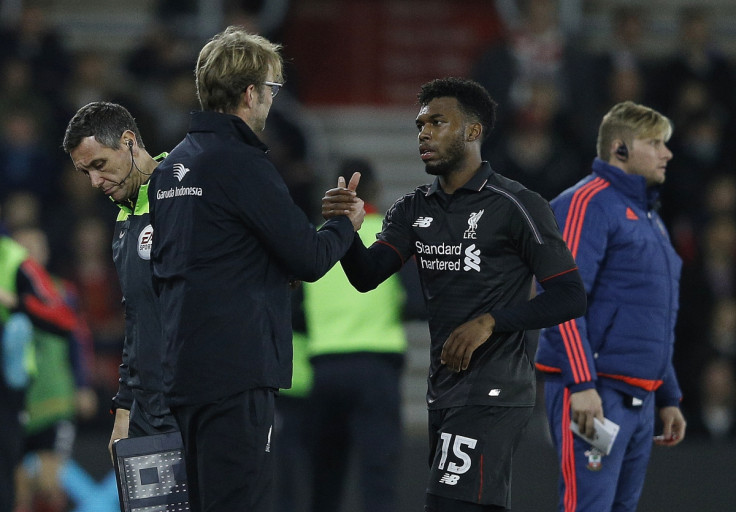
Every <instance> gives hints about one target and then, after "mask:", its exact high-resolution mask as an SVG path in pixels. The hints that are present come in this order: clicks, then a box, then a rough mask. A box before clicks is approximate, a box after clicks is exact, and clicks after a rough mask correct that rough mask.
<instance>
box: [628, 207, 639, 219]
mask: <svg viewBox="0 0 736 512" xmlns="http://www.w3.org/2000/svg"><path fill="white" fill-rule="evenodd" d="M626 218H627V219H629V220H639V216H638V215H637V214H636V213H634V210H632V209H631V208H626Z"/></svg>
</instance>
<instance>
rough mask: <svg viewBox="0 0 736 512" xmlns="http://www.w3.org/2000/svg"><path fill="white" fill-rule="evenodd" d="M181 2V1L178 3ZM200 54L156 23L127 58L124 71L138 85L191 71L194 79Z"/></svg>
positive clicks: (172, 30)
mask: <svg viewBox="0 0 736 512" xmlns="http://www.w3.org/2000/svg"><path fill="white" fill-rule="evenodd" d="M177 3H179V2H177ZM196 58H197V52H196V50H195V49H193V46H192V45H191V44H190V43H189V42H187V40H186V39H184V38H183V37H181V36H180V35H179V33H178V32H177V31H176V30H174V29H173V27H171V26H169V25H167V24H165V23H157V24H154V25H153V26H152V27H151V28H150V29H149V31H148V33H147V34H146V36H145V37H144V38H143V40H142V41H141V42H140V43H139V44H138V45H136V46H134V47H133V49H132V50H131V51H130V52H129V53H128V54H127V55H126V56H125V59H124V62H125V69H126V70H127V72H128V73H129V74H130V76H131V77H132V78H134V79H135V80H136V82H137V83H140V82H142V83H143V84H152V83H154V84H161V83H165V82H166V81H167V80H168V79H169V78H168V77H169V75H170V74H171V73H177V72H179V71H182V70H185V69H186V70H189V73H190V77H189V78H190V80H191V81H192V82H193V79H194V62H195V60H196Z"/></svg>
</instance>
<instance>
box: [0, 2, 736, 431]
mask: <svg viewBox="0 0 736 512" xmlns="http://www.w3.org/2000/svg"><path fill="white" fill-rule="evenodd" d="M0 16H2V20H1V21H2V23H1V24H0V48H1V49H2V51H1V52H0V69H1V72H0V212H1V213H0V215H1V221H2V224H3V225H4V227H5V229H6V230H7V231H8V232H9V233H11V234H13V233H14V232H18V231H20V230H23V229H27V228H35V229H37V230H38V231H39V232H40V233H41V234H42V235H43V238H45V241H44V242H43V243H44V244H45V249H44V250H46V251H47V256H48V263H47V268H48V269H49V271H50V272H51V273H52V274H54V275H57V276H60V277H62V278H64V279H66V280H68V281H69V282H71V283H73V285H74V286H75V287H76V289H77V292H78V296H79V299H80V300H79V308H80V313H81V316H82V317H83V318H84V320H85V321H86V323H87V325H88V326H89V333H90V336H91V339H92V342H93V347H94V354H93V357H94V363H93V364H92V366H91V368H92V383H93V386H94V389H95V391H96V393H97V395H98V397H99V401H98V402H99V411H98V412H97V414H96V415H94V416H93V417H92V418H91V419H88V420H86V421H85V422H84V423H82V424H81V425H80V428H81V429H82V435H84V431H85V429H109V428H110V427H111V425H112V418H111V417H110V416H109V414H108V405H109V400H110V398H111V397H112V396H113V394H114V393H115V391H116V389H117V367H118V364H119V362H120V354H121V346H122V339H123V333H124V319H123V315H122V308H121V304H120V299H121V292H120V289H119V287H118V284H117V277H116V275H115V270H114V268H113V264H112V259H111V254H110V245H111V234H112V225H113V223H114V220H115V216H116V207H115V205H113V204H112V203H111V202H110V201H109V200H108V199H107V198H105V197H104V196H103V195H102V194H101V193H99V191H97V190H94V189H93V188H92V187H91V186H90V184H89V182H88V180H87V179H86V178H85V177H84V176H83V175H82V174H80V173H78V172H77V171H75V170H74V168H73V166H72V165H71V162H70V160H69V158H68V156H66V155H65V154H64V153H63V151H62V150H61V149H60V146H61V141H62V138H63V134H64V129H65V126H66V123H67V122H68V120H69V119H70V117H71V116H72V115H73V114H74V112H75V111H76V110H77V109H78V108H79V107H81V106H83V105H85V104H86V103H88V102H90V101H97V100H107V101H114V102H118V103H121V104H123V105H124V106H126V107H127V108H128V109H129V110H130V111H131V112H132V113H133V115H134V116H135V117H136V119H137V121H138V123H139V126H140V128H141V133H142V135H143V140H144V142H145V145H146V147H147V148H148V150H149V152H150V153H151V154H152V155H156V154H158V153H160V152H163V151H168V150H170V149H171V148H173V147H174V146H175V145H176V144H177V143H178V141H179V140H180V139H181V138H182V137H183V136H184V135H185V133H186V129H187V125H188V112H189V111H191V110H193V109H197V108H198V103H197V99H196V95H195V90H194V79H193V68H194V63H195V60H196V55H197V52H198V51H199V49H200V48H201V46H202V44H203V43H204V42H205V41H206V40H207V39H208V38H209V37H211V36H212V35H214V34H215V33H216V32H218V31H220V30H221V29H222V28H224V27H225V26H227V25H229V24H241V25H245V26H247V27H250V28H251V29H252V30H253V31H255V32H259V33H262V34H263V35H265V36H267V37H269V38H270V39H271V40H273V41H276V42H281V43H283V44H284V50H283V53H284V55H285V57H286V60H287V65H286V73H287V76H286V86H285V87H284V89H283V92H282V93H281V95H279V97H278V98H277V100H276V101H275V102H274V107H273V110H272V113H271V115H270V117H269V120H268V123H267V130H266V133H265V134H264V139H265V141H266V143H267V144H268V145H269V146H270V148H271V153H270V155H271V157H272V158H273V161H274V164H275V165H276V167H277V168H278V170H279V171H280V172H281V173H282V175H283V177H284V179H285V181H286V183H287V185H288V186H289V187H290V190H291V191H292V194H293V197H294V199H295V201H296V202H297V203H298V204H299V205H301V206H302V207H303V208H304V210H305V211H306V212H307V214H308V215H309V216H310V217H311V218H312V219H313V220H314V222H315V223H319V218H318V213H319V205H320V198H321V197H322V194H323V191H324V190H325V188H327V187H328V186H329V185H331V184H330V183H327V182H326V179H325V177H326V176H330V177H331V176H333V175H334V170H335V169H336V168H337V166H338V164H339V158H338V157H340V156H343V155H345V156H346V155H351V154H354V155H360V156H363V157H367V158H369V159H371V160H372V161H373V162H374V163H375V164H376V166H377V167H378V169H377V170H378V174H379V175H380V176H381V177H382V178H383V180H384V193H383V200H384V202H385V203H386V204H390V203H391V202H393V200H394V199H395V197H397V196H398V195H399V194H400V193H403V192H404V191H406V190H408V189H410V188H412V187H413V186H415V185H418V184H421V183H424V182H426V181H427V178H426V177H425V176H424V174H423V169H422V166H421V162H420V160H419V158H418V155H417V153H416V147H415V142H414V141H415V139H414V136H415V133H414V127H413V125H414V115H415V113H416V112H415V106H416V105H415V101H416V92H417V90H418V88H419V86H420V85H421V83H423V82H424V81H426V80H429V79H431V78H435V77H438V76H442V75H463V76H469V77H472V78H474V79H476V80H478V81H479V82H480V83H481V84H483V85H484V86H486V87H487V88H488V90H489V91H490V92H491V94H492V95H493V96H494V97H495V99H496V100H497V101H498V103H499V116H498V123H497V126H496V128H495V131H494V133H493V134H492V136H491V137H490V139H489V140H488V142H487V144H486V146H485V147H484V153H485V154H484V157H485V158H486V159H488V160H489V161H490V162H491V165H492V166H493V167H494V169H495V170H497V171H498V172H500V173H502V174H504V175H506V176H508V177H510V178H513V179H516V180H518V181H521V182H522V183H524V184H525V185H527V186H528V187H529V188H531V189H534V190H536V191H538V192H539V193H541V194H542V195H543V196H544V197H545V198H547V199H552V198H553V197H554V196H555V195H556V194H557V193H559V192H560V191H562V190H564V189H565V188H567V187H568V186H570V185H572V184H573V183H575V182H576V181H577V180H578V179H580V178H581V177H582V176H584V175H586V174H587V173H588V172H589V168H590V163H591V161H592V159H593V157H594V156H595V137H596V132H597V127H598V123H599V121H600V118H601V116H602V115H603V113H605V112H606V111H607V110H608V109H609V108H610V107H611V106H612V105H613V104H614V103H616V102H619V101H623V100H633V101H636V102H642V103H645V104H647V105H649V106H652V107H654V108H656V109H658V110H660V111H661V112H662V113H664V114H665V115H667V116H668V117H670V119H672V121H673V122H674V126H675V131H674V136H673V137H672V140H671V141H670V144H669V146H670V148H671V149H672V151H673V153H674V159H673V160H672V161H671V163H670V165H669V166H668V171H667V183H666V185H665V187H664V193H663V196H662V208H661V212H662V214H663V218H664V220H665V222H666V223H667V226H668V228H669V230H670V233H671V235H672V238H673V241H674V244H675V247H676V248H677V250H678V252H679V254H680V255H681V257H682V258H683V260H684V270H683V276H682V289H681V309H680V317H679V324H678V338H677V345H676V353H675V357H676V366H677V370H678V374H679V377H680V380H681V385H682V387H683V391H684V397H685V398H684V401H683V404H682V406H683V409H684V411H685V415H686V418H687V419H688V422H689V425H688V436H689V437H699V438H703V439H707V440H709V442H714V443H715V442H729V441H730V442H731V443H733V442H734V441H736V377H735V373H736V371H735V368H736V168H735V164H734V159H735V157H736V155H735V154H734V153H735V152H736V145H734V144H733V143H732V141H733V140H734V135H735V134H736V28H735V27H736V23H733V22H734V21H736V6H734V5H733V2H729V1H726V0H723V1H718V0H711V1H707V2H706V1H703V0H699V1H683V0H679V1H674V0H672V1H654V0H652V1H643V0H642V1H633V0H632V1H623V0H622V1H616V0H608V1H604V0H595V1H594V0H588V1H586V0H569V1H566V0H558V1H554V0H520V1H503V0H499V1H496V2H494V1H491V0H465V1H454V0H424V1H418V0H391V1H383V0H375V1H362V0H292V1H288V0H260V1H258V0H250V1H248V0H219V1H197V0H179V1H174V0H156V1H154V0H150V1H140V0H135V1H131V2H126V3H125V5H124V6H120V5H117V4H115V3H113V2H107V1H104V2H103V1H95V2H92V1H84V0H74V1H72V0H66V1H61V2H59V1H57V2H51V1H39V0H3V1H0ZM729 20H730V23H729ZM387 132H388V133H401V136H400V137H398V138H395V140H394V141H393V144H394V146H395V145H396V140H398V141H399V142H400V143H401V146H402V147H401V148H398V149H397V148H395V147H393V146H391V143H387V144H386V147H385V148H384V147H383V146H382V144H381V142H380V141H381V140H383V139H381V137H384V138H385V136H386V133H387ZM393 154H396V155H397V156H396V157H395V158H393V157H392V155H393ZM407 162H409V164H407ZM381 206H384V204H381ZM420 350H422V351H423V352H422V356H421V357H422V360H421V363H420V366H421V372H420V374H421V376H420V377H419V382H420V384H419V386H420V387H421V386H423V379H424V372H426V367H425V365H424V363H425V359H424V358H426V352H424V351H426V345H421V348H420ZM420 396H421V395H420ZM419 400H421V398H419ZM415 405H417V406H419V407H420V408H422V409H423V404H421V403H420V404H415Z"/></svg>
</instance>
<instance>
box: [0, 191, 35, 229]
mask: <svg viewBox="0 0 736 512" xmlns="http://www.w3.org/2000/svg"><path fill="white" fill-rule="evenodd" d="M2 212H3V218H2V221H3V223H4V224H5V227H6V228H7V230H8V231H10V232H11V233H13V232H14V231H16V230H17V229H20V228H23V227H29V226H41V202H40V201H39V200H38V197H36V196H35V195H33V194H32V193H30V192H25V191H21V192H11V193H10V194H8V196H7V197H6V198H5V201H4V202H3V208H2Z"/></svg>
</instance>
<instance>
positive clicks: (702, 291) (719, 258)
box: [674, 215, 736, 414]
mask: <svg viewBox="0 0 736 512" xmlns="http://www.w3.org/2000/svg"><path fill="white" fill-rule="evenodd" d="M696 233H697V236H696V241H697V248H698V252H697V255H696V257H695V258H694V259H692V260H690V261H688V260H685V261H684V262H683V267H682V278H681V281H680V312H679V315H678V317H679V318H678V324H677V331H676V336H677V337H676V339H677V342H676V345H675V356H674V364H675V368H676V370H677V373H678V377H679V379H680V383H681V385H682V389H683V395H684V399H683V408H684V409H686V410H687V411H688V413H690V414H693V413H697V411H698V410H699V408H700V404H699V396H700V395H699V391H698V390H699V389H700V377H701V372H702V371H703V368H704V365H705V364H706V362H707V361H708V359H709V358H710V357H711V355H712V354H713V351H714V349H713V346H712V344H711V343H712V342H711V341H710V340H713V339H715V338H713V336H714V335H715V334H716V333H718V336H719V337H723V333H722V329H723V325H724V323H723V316H721V314H718V315H716V314H715V312H716V311H717V307H719V306H718V304H719V303H720V302H721V301H724V300H732V299H733V298H734V297H736V221H735V220H734V217H732V216H729V215H718V216H715V217H713V218H711V219H709V220H708V221H707V222H706V223H705V224H703V225H702V227H700V228H698V230H697V231H696ZM720 307H723V306H720ZM707 319H713V320H717V322H715V321H711V322H710V324H708V323H705V322H707ZM714 325H717V326H719V327H717V330H715V329H713V326H714ZM709 329H713V330H711V331H710V332H709Z"/></svg>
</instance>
